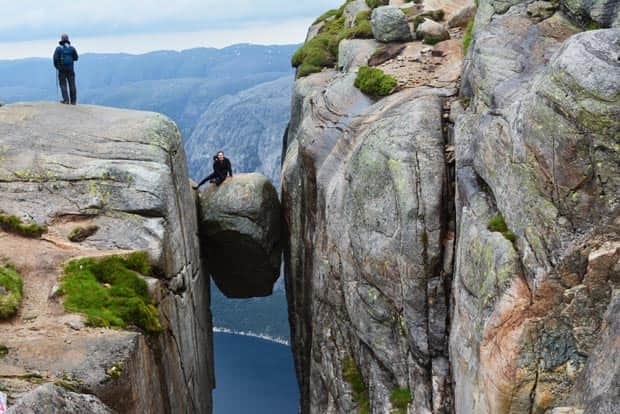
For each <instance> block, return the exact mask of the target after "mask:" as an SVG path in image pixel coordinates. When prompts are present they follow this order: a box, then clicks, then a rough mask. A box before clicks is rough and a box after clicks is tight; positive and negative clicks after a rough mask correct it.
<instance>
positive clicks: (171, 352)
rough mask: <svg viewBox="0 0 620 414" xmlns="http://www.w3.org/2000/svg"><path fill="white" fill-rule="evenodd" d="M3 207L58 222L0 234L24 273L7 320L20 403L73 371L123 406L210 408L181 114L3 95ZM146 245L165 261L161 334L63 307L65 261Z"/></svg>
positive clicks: (203, 283)
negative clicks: (78, 235) (79, 233)
mask: <svg viewBox="0 0 620 414" xmlns="http://www.w3.org/2000/svg"><path fill="white" fill-rule="evenodd" d="M0 210H1V211H2V212H4V213H6V214H11V215H16V216H18V217H21V218H22V219H24V220H27V221H35V222H37V223H39V224H45V225H47V226H48V232H47V233H46V234H44V235H43V236H42V237H41V238H40V239H25V238H23V237H20V236H18V235H14V234H8V233H5V232H3V231H0V256H1V260H2V263H4V262H5V261H10V262H12V263H13V264H14V265H15V267H16V268H17V270H18V271H20V273H22V274H23V276H24V282H25V283H24V301H23V305H22V308H21V310H20V312H19V313H18V314H17V316H16V317H14V318H13V319H11V320H8V321H2V322H0V329H1V330H2V332H3V334H2V338H1V340H0V342H2V343H3V344H4V345H6V346H7V347H8V354H7V355H6V356H5V357H4V358H2V359H0V386H2V387H3V388H5V389H7V391H8V394H9V402H10V403H12V402H14V401H15V400H17V399H18V398H19V397H20V396H22V395H24V394H25V393H26V392H28V391H31V390H32V389H33V388H34V387H35V386H36V384H37V383H41V382H43V383H55V382H58V381H62V382H63V383H68V384H69V385H70V386H72V387H74V388H75V390H76V391H79V392H83V393H92V394H94V395H96V396H97V397H98V398H99V399H100V400H101V401H102V402H103V403H104V404H106V405H107V406H108V407H109V408H110V409H113V410H114V411H118V412H128V413H151V412H153V413H155V412H158V413H159V412H186V413H206V412H210V409H211V393H210V390H211V388H212V387H213V376H212V367H213V365H212V361H213V359H212V356H211V317H210V314H209V311H208V306H209V290H208V289H209V283H208V279H207V278H206V277H205V276H204V275H203V274H202V266H201V261H200V254H199V243H198V238H197V233H198V225H197V216H196V210H195V201H194V199H193V198H192V193H191V191H190V188H189V182H188V176H187V167H186V161H185V155H184V152H183V147H182V144H181V137H180V135H179V132H178V130H177V128H176V126H175V125H174V123H172V122H171V121H170V120H168V119H167V118H165V117H163V116H161V115H158V114H155V113H147V112H137V111H125V110H118V109H111V108H103V107H94V106H87V105H81V106H68V105H59V104H50V103H29V104H14V105H8V106H3V107H2V108H0ZM76 226H82V227H87V226H97V228H98V229H97V231H96V232H95V233H94V234H92V235H90V236H88V237H87V238H86V239H85V240H83V241H82V242H79V243H77V242H76V243H74V242H71V241H69V240H68V237H67V236H68V234H69V233H70V232H71V231H72V230H73V229H75V227H76ZM136 250H142V251H146V252H147V253H148V255H149V257H150V259H151V261H152V263H153V265H154V268H155V274H156V277H157V279H150V281H149V283H150V289H151V291H152V292H155V293H156V295H155V298H156V301H157V307H158V309H159V311H160V319H161V320H160V322H161V324H162V326H163V328H164V329H163V332H162V333H161V334H159V335H157V336H153V337H151V338H146V337H145V336H144V335H143V334H142V333H140V332H134V331H115V330H106V329H101V328H91V327H85V326H84V324H83V321H82V319H83V317H82V316H80V315H76V314H67V313H66V312H65V311H64V309H63V307H62V298H58V297H57V296H56V295H55V294H54V293H53V292H55V290H57V286H58V281H59V280H58V279H59V276H60V274H61V272H62V267H63V264H64V263H65V262H66V261H68V260H70V259H72V258H75V257H91V256H96V257H97V256H103V255H109V254H122V253H127V252H130V251H136ZM114 367H116V368H115V369H116V373H115V374H113V375H112V374H110V372H112V371H110V370H111V369H112V368H114ZM62 398H64V397H63V396H62V395H60V396H59V397H58V398H56V397H54V401H57V400H62Z"/></svg>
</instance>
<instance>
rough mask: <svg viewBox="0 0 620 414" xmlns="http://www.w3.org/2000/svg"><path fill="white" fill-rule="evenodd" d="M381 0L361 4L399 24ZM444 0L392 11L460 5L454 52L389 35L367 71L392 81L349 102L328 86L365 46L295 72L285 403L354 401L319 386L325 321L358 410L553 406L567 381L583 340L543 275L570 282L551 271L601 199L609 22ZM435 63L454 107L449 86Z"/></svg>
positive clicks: (610, 148) (331, 377)
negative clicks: (351, 369)
mask: <svg viewBox="0 0 620 414" xmlns="http://www.w3.org/2000/svg"><path fill="white" fill-rule="evenodd" d="M390 3H391V5H389V6H379V7H377V8H376V10H375V11H374V12H373V15H375V14H377V15H379V14H381V13H383V12H384V10H385V13H387V14H390V13H391V14H394V15H395V16H396V15H398V16H400V17H403V16H402V15H401V11H400V10H398V9H399V8H400V7H402V6H400V5H399V4H396V3H392V2H390ZM455 3H457V4H450V6H449V7H447V6H448V5H447V2H444V1H442V0H437V1H435V0H433V1H430V0H422V3H421V5H420V6H419V8H420V10H416V9H415V8H413V10H414V11H411V10H408V11H407V12H404V16H405V19H406V18H407V15H408V14H409V13H411V16H412V17H413V20H414V21H415V13H418V12H420V11H421V10H424V11H428V12H431V11H432V10H436V8H443V7H447V10H449V11H444V12H446V13H450V14H449V16H452V17H453V16H454V15H456V14H460V13H463V15H467V16H470V17H472V16H473V15H474V14H477V16H476V24H475V25H474V27H473V30H472V33H471V35H472V44H471V47H469V49H468V50H467V51H466V56H463V54H464V53H463V50H462V49H460V42H456V41H455V40H456V39H450V40H445V41H440V42H438V43H437V44H436V45H435V46H434V47H433V46H428V47H426V46H419V44H418V43H416V41H415V40H414V41H410V40H403V39H399V40H398V41H397V43H398V44H396V45H390V48H391V49H393V52H390V53H386V52H383V55H381V57H380V60H381V63H379V64H377V66H376V67H378V68H380V69H381V70H383V71H384V73H387V74H389V75H391V76H394V77H395V79H396V81H397V83H398V88H397V89H396V90H395V91H394V93H393V94H391V95H390V96H387V97H385V98H381V99H378V98H376V97H374V98H373V99H372V101H365V100H364V99H363V97H362V96H360V94H359V91H358V90H356V89H354V88H353V87H352V86H351V85H350V83H349V81H348V79H350V78H351V77H352V76H353V75H354V73H355V72H356V71H357V69H358V68H359V67H360V66H364V65H365V64H367V62H368V61H369V59H368V56H371V55H372V49H373V48H376V47H377V44H376V42H375V40H368V41H366V40H356V41H355V42H353V41H350V42H343V43H342V44H341V45H340V48H341V49H342V50H341V52H342V53H341V54H340V61H339V63H338V69H339V70H340V73H339V74H335V73H334V72H333V71H324V72H322V73H317V74H310V75H307V76H305V77H303V78H300V79H298V80H297V81H296V89H295V95H294V97H293V102H294V103H295V104H294V105H293V111H292V115H291V124H290V125H289V128H288V129H287V136H286V138H285V142H287V145H288V148H287V150H286V151H285V160H284V162H283V173H282V174H283V179H282V183H283V190H282V194H283V198H284V199H285V200H286V203H285V204H284V214H285V218H286V222H287V224H288V233H289V236H288V237H289V243H290V244H291V245H292V246H295V247H294V249H291V250H290V252H289V254H288V255H287V257H286V262H287V265H286V269H287V270H286V277H287V288H289V287H294V288H292V289H289V291H288V295H289V312H290V315H291V319H290V320H291V329H292V332H297V333H299V332H301V331H303V332H304V335H293V336H294V339H293V341H292V342H293V350H294V354H295V358H296V361H297V365H298V371H297V373H298V378H299V380H300V383H301V384H302V387H301V391H302V392H301V394H302V402H301V412H302V414H309V413H314V412H320V413H326V414H333V413H341V412H342V413H345V412H346V413H352V412H354V407H351V406H350V405H347V404H346V403H345V401H344V399H345V398H344V396H342V393H341V391H340V389H339V388H338V387H337V386H336V385H335V384H337V383H338V382H339V381H342V377H341V375H339V374H338V372H337V369H336V368H335V367H338V366H339V365H338V364H340V366H341V365H342V361H343V356H342V355H335V354H334V353H333V352H332V351H331V350H330V349H321V351H320V352H322V353H323V355H322V358H320V359H317V358H316V356H317V352H319V348H317V347H319V346H321V344H322V343H323V340H324V338H327V337H328V336H329V335H330V332H333V331H334V330H335V329H336V326H337V327H338V328H339V329H342V332H343V335H342V336H343V339H342V340H343V341H344V344H343V345H344V346H343V347H339V349H347V348H348V349H350V353H351V355H350V356H351V357H352V358H353V360H355V361H356V362H357V364H358V365H359V367H358V369H359V371H360V374H361V376H362V377H363V379H364V381H365V382H368V385H369V386H368V390H369V407H371V408H370V409H371V410H372V412H377V413H378V412H389V411H390V410H392V409H394V407H393V406H392V401H391V396H390V391H389V389H390V388H391V387H394V386H395V385H394V384H398V386H402V385H403V384H408V385H409V387H410V392H411V397H412V398H411V401H410V402H409V403H408V404H407V405H408V407H407V412H415V413H419V412H430V413H433V414H440V413H441V414H450V413H453V412H456V413H474V414H482V413H498V414H499V413H509V414H531V413H534V412H536V413H543V412H546V413H552V414H559V413H563V412H564V411H557V410H556V408H557V409H562V410H563V409H564V408H566V407H568V405H569V404H573V402H572V401H575V400H574V399H569V396H571V395H572V393H574V392H577V393H580V392H584V389H583V387H581V385H580V384H581V383H580V382H579V380H578V378H579V375H580V372H582V370H583V369H584V366H586V364H587V363H586V362H584V361H585V356H579V357H578V360H575V361H577V362H575V361H573V362H570V363H569V362H568V361H572V359H570V358H569V359H566V358H565V355H569V356H570V355H577V354H579V355H581V354H584V355H585V354H586V353H584V352H582V350H581V349H577V347H576V346H575V345H574V343H576V342H579V341H581V342H580V343H582V342H583V340H582V339H578V338H582V336H581V335H584V334H583V332H586V331H587V332H590V333H591V334H592V335H595V334H594V333H593V332H592V331H591V330H589V329H593V327H592V326H589V327H588V328H586V327H584V326H583V325H579V326H574V325H575V323H576V322H575V321H573V320H570V318H565V319H562V321H563V322H562V323H561V324H560V323H559V321H560V319H558V315H560V314H562V312H568V311H567V310H565V309H564V307H566V306H568V307H569V308H570V306H569V305H566V303H567V302H565V299H562V298H563V296H564V295H569V293H567V292H568V291H567V292H564V291H563V290H562V289H560V288H558V283H559V281H561V282H560V283H568V281H574V280H576V279H577V278H578V277H577V276H576V275H578V274H579V273H578V272H577V273H575V271H574V269H573V270H568V268H567V269H564V268H563V269H560V267H561V266H568V267H570V266H572V264H571V265H567V264H566V263H568V262H566V261H565V257H566V255H567V254H569V253H568V252H569V250H570V249H573V248H575V245H576V243H577V242H578V240H580V239H588V240H589V239H591V238H593V237H595V236H593V235H592V234H591V233H590V231H591V230H592V229H594V228H597V227H598V226H601V225H602V224H601V223H602V222H605V223H609V221H608V220H607V219H608V218H610V217H613V215H614V214H615V211H616V210H615V209H617V205H618V203H617V197H615V198H614V197H613V196H610V194H611V192H610V190H611V189H612V188H616V187H618V185H620V184H619V182H618V181H617V180H614V179H613V178H612V177H613V175H614V174H618V169H617V166H618V165H617V157H618V155H617V145H615V144H614V142H613V141H612V138H611V137H612V136H613V135H610V131H615V129H617V128H615V129H614V127H613V126H611V125H612V124H611V123H609V119H610V118H609V116H610V114H615V113H616V112H617V111H618V110H620V109H618V102H617V100H615V98H613V96H615V95H616V94H615V92H614V91H616V90H620V85H618V82H617V80H616V79H620V73H618V74H617V75H616V73H617V69H616V66H617V63H616V61H615V59H616V57H617V53H616V52H614V50H615V49H617V39H618V29H604V30H594V31H586V32H581V29H579V27H578V26H577V25H575V23H574V22H572V21H571V20H570V19H569V18H568V17H567V16H565V15H564V14H563V13H562V12H561V11H557V9H558V7H557V5H551V4H547V3H545V2H524V1H520V0H516V1H505V2H504V1H500V2H497V1H496V2H488V1H481V4H480V7H478V9H477V13H474V12H473V11H474V10H476V9H475V8H474V4H473V2H468V1H466V0H463V1H460V0H459V1H457V2H455ZM468 3H469V4H468ZM561 3H562V4H564V3H567V1H561ZM600 3H601V4H603V3H605V0H601V2H600ZM414 7H417V6H414ZM579 7H582V10H584V13H586V14H587V13H592V15H593V16H598V14H597V13H599V10H602V9H599V8H597V7H599V6H598V5H597V6H593V5H582V4H581V3H580V6H579ZM468 8H471V9H469V10H468V11H466V9H468ZM429 9H430V10H429ZM456 10H458V11H456ZM604 10H608V8H605V9H604ZM451 13H454V14H451ZM541 13H542V14H541ZM452 17H446V21H449V20H450V19H452ZM606 18H608V17H606ZM596 19H597V20H596V21H597V22H600V21H602V20H601V19H599V17H596ZM466 20H467V19H465V18H463V20H462V21H461V23H460V24H462V25H463V26H462V28H464V25H466V24H467V21H466ZM378 21H379V20H377V19H372V22H371V24H372V25H380V23H378ZM618 21H619V22H620V19H619V20H618ZM438 24H439V26H441V25H442V24H444V23H443V22H439V23H438ZM450 24H451V23H448V25H450ZM455 25H456V26H458V24H455ZM453 27H454V26H450V27H449V29H452V28H453ZM375 29H377V30H378V31H376V33H379V32H381V30H380V29H381V28H375V27H373V32H375ZM403 30H404V26H403ZM467 31H469V29H468V30H467ZM448 33H449V35H450V36H457V38H458V36H461V35H462V32H461V31H460V30H448ZM356 42H359V43H356ZM362 42H368V44H367V45H366V44H364V48H362V47H361V44H362ZM352 45H355V47H353V46H352ZM455 56H456V57H455ZM370 60H371V61H372V60H373V59H370ZM375 60H377V59H375ZM456 62H458V63H456ZM373 64H374V63H373ZM430 65H433V67H432V69H431V68H430V67H429V66H430ZM455 66H456V69H457V70H455V71H454V72H455V73H457V72H458V73H461V69H462V73H461V78H462V81H461V82H460V86H461V93H462V95H466V96H468V97H470V100H469V102H464V100H461V99H457V98H455V93H456V92H457V91H458V86H459V85H458V84H457V83H458V82H459V78H458V76H456V77H454V78H450V76H449V75H448V73H449V72H450V71H451V70H453V69H455ZM601 71H603V72H606V73H605V74H603V72H601ZM439 74H441V75H439ZM304 75H305V74H304ZM439 77H442V82H443V80H445V79H453V83H450V82H447V83H441V82H439ZM597 82H598V83H597ZM310 85H312V86H310ZM438 85H441V87H442V88H446V89H442V90H440V89H437V86H438ZM600 85H605V87H601V86H600ZM433 87H435V89H433ZM336 96H339V98H336ZM610 97H612V98H610ZM352 119H353V120H352ZM334 125H336V126H340V125H346V127H343V128H333V126H334ZM614 160H615V161H614ZM604 169H607V171H605V170H604ZM318 171H321V173H318ZM608 171H609V172H608ZM294 177H295V178H294ZM616 192H617V191H616ZM594 217H596V218H594ZM598 218H601V219H603V220H601V222H597V220H598ZM612 221H613V219H612ZM395 235H396V237H395ZM333 250H336V251H338V253H339V254H337V255H336V254H331V251H333ZM569 262H570V261H569ZM571 263H572V262H571ZM294 264H295V265H294ZM571 283H577V282H571ZM597 283H598V282H597ZM570 286H572V285H570ZM570 289H573V288H569V290H570ZM601 289H603V288H602V287H601ZM334 291H338V292H342V295H341V296H340V295H336V294H332V293H331V292H334ZM576 291H577V290H576ZM578 291H579V292H581V290H578ZM592 292H594V291H591V292H590V294H593V293H592ZM570 294H571V295H574V294H575V293H570ZM302 298H303V299H302ZM321 303H331V304H333V306H335V307H336V308H338V309H343V313H334V312H332V313H329V312H328V311H327V307H326V306H322V305H320V304H321ZM571 306H572V305H571ZM601 308H603V305H601ZM597 312H599V313H600V310H598V311H597ZM328 313H329V316H328ZM592 320H597V319H596V318H592ZM580 323H581V322H580ZM569 333H570V335H569ZM541 337H542V339H537V338H541ZM359 344H362V345H363V346H362V347H360V345H359ZM573 349H575V351H574V352H573ZM575 358H577V357H575ZM543 362H544V364H548V367H553V368H543V365H541V364H542V363H543ZM570 364H572V365H570ZM544 367H547V365H544ZM318 378H320V380H318ZM580 387H581V388H580ZM321 395H326V396H329V397H325V398H321V397H320V396H321ZM339 395H341V398H342V399H343V401H338V400H337V399H338V396H339ZM573 405H574V406H572V407H569V408H570V409H571V410H572V409H575V410H580V409H583V408H584V407H583V405H579V404H573ZM556 411H557V412H556ZM566 412H569V411H566ZM575 412H578V411H575Z"/></svg>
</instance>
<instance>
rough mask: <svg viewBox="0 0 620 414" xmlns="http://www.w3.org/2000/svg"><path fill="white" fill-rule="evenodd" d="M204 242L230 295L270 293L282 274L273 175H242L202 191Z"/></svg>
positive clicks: (215, 277) (212, 266)
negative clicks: (270, 178)
mask: <svg viewBox="0 0 620 414" xmlns="http://www.w3.org/2000/svg"><path fill="white" fill-rule="evenodd" d="M200 208H201V214H200V220H201V224H200V227H201V243H202V245H203V254H205V255H206V256H207V257H208V260H209V270H210V272H211V275H212V277H213V280H214V281H215V284H216V285H217V286H218V288H219V289H220V290H221V291H222V293H224V295H226V296H227V297H229V298H252V297H262V296H269V295H270V294H271V293H272V290H273V285H274V283H275V282H276V280H277V279H278V277H279V276H280V262H281V255H282V246H281V242H280V202H279V201H278V194H277V192H276V189H275V188H274V187H273V185H272V184H271V182H270V181H269V180H268V179H267V177H265V176H263V175H261V174H256V173H253V174H239V175H236V176H235V177H234V178H229V179H227V180H226V181H225V182H224V183H223V184H222V185H220V186H215V185H210V186H209V187H207V189H206V190H204V192H203V193H202V194H201V195H200Z"/></svg>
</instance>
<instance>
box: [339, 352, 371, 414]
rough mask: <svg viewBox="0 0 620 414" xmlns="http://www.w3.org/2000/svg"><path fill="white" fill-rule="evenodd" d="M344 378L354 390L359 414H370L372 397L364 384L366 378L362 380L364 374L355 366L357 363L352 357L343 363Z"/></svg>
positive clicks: (354, 399)
mask: <svg viewBox="0 0 620 414" xmlns="http://www.w3.org/2000/svg"><path fill="white" fill-rule="evenodd" d="M342 378H344V380H345V381H346V382H347V383H348V384H349V385H351V388H352V389H353V401H355V402H356V403H357V412H358V414H369V413H370V396H369V395H368V388H366V384H364V378H362V374H361V373H360V371H359V369H358V368H357V365H355V361H354V360H353V358H352V357H350V356H349V357H346V358H345V359H344V361H343V366H342Z"/></svg>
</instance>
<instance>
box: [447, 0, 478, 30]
mask: <svg viewBox="0 0 620 414" xmlns="http://www.w3.org/2000/svg"><path fill="white" fill-rule="evenodd" d="M476 10H477V7H476V5H475V4H469V5H466V6H464V7H462V8H461V9H459V10H458V11H457V12H456V13H454V14H453V15H452V17H450V19H449V20H448V27H463V28H464V27H466V26H467V24H468V23H469V22H470V21H471V20H472V19H473V18H474V17H476Z"/></svg>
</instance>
